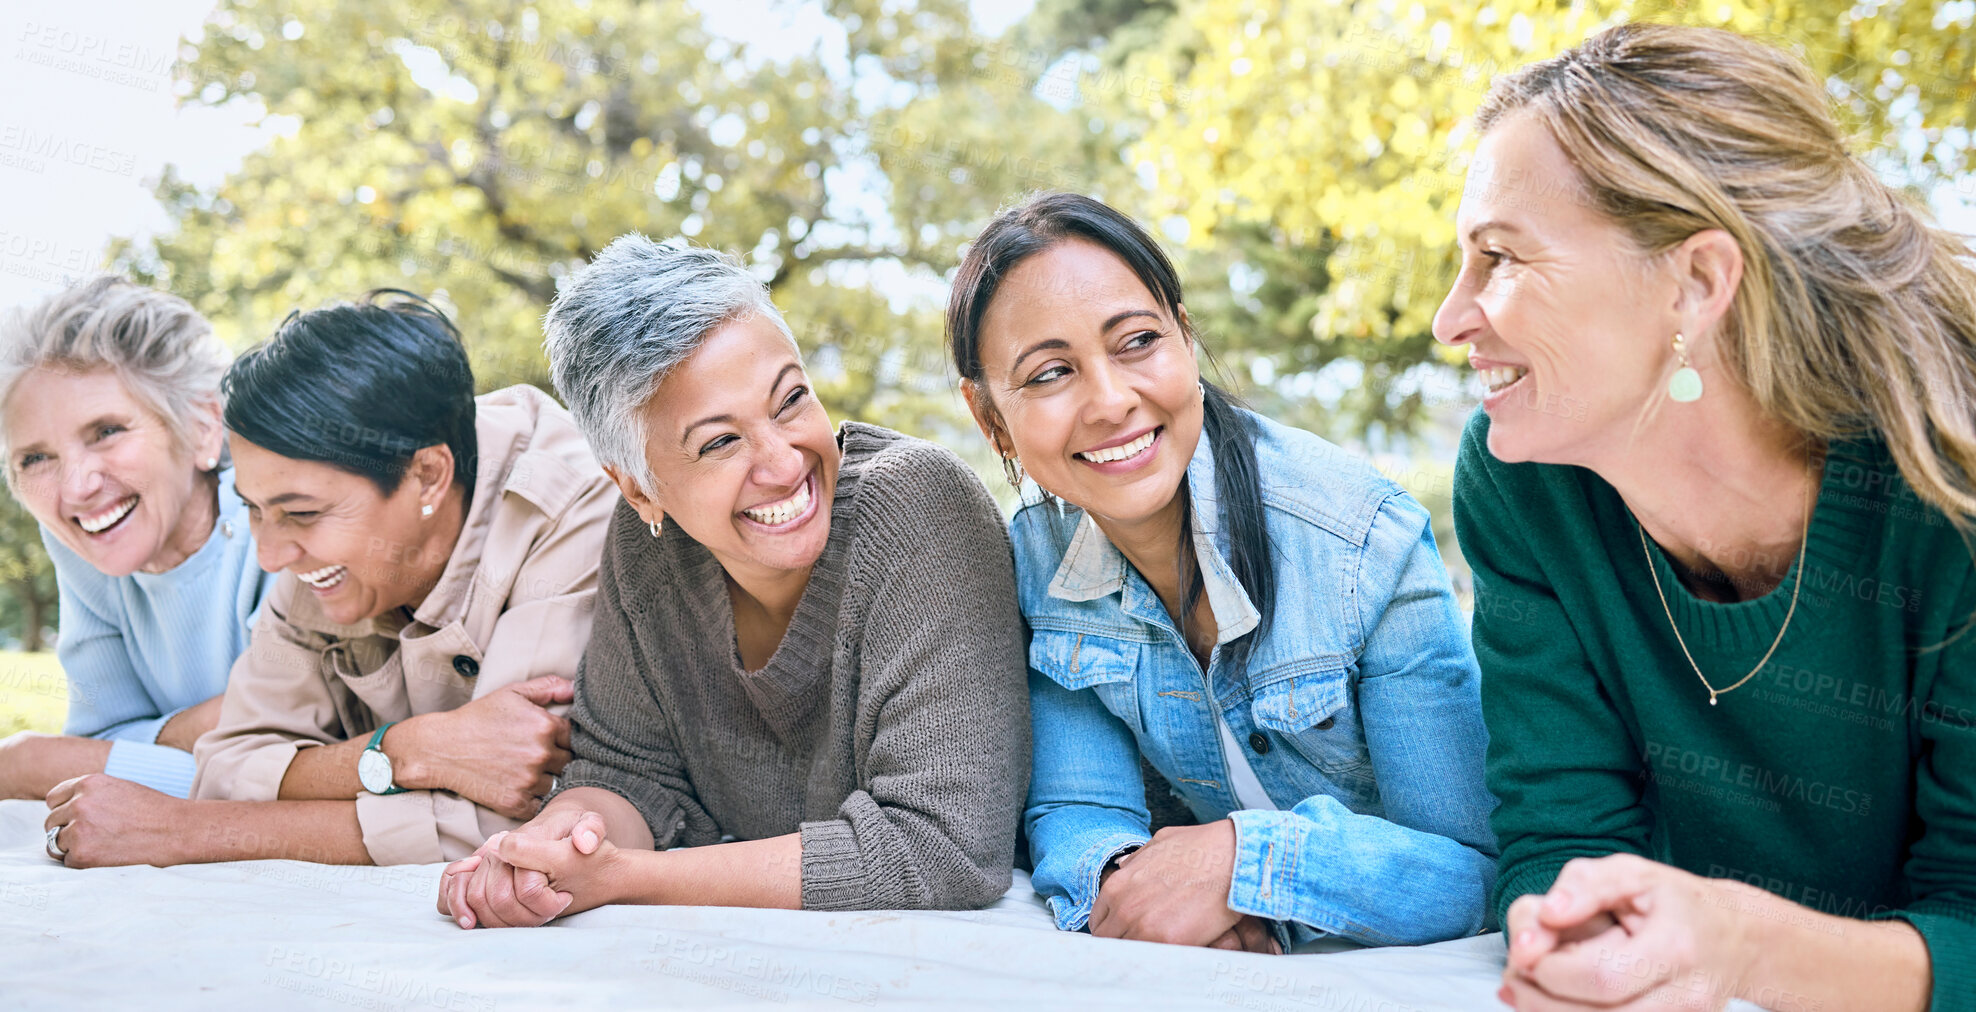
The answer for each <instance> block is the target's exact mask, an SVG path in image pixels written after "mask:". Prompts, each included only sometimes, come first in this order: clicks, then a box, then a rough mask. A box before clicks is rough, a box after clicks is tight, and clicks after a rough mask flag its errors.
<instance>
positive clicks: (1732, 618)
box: [1434, 25, 1976, 1009]
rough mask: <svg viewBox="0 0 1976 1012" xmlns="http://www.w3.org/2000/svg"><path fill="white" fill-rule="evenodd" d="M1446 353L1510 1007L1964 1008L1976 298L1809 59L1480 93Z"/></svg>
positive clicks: (1709, 43) (1973, 730) (1649, 32)
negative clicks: (1472, 408) (1464, 408)
mask: <svg viewBox="0 0 1976 1012" xmlns="http://www.w3.org/2000/svg"><path fill="white" fill-rule="evenodd" d="M1476 125H1477V132H1478V133H1479V134H1480V135H1481V140H1480V144H1479V148H1478V150H1477V153H1476V158H1475V161H1474V164H1473V166H1472V168H1471V171H1470V175H1469V180H1468V187H1467V191H1466V193H1465V195H1464V197H1463V201H1462V207H1461V211H1460V213H1459V216H1458V220H1457V223H1456V227H1457V230H1458V235H1459V237H1460V242H1461V248H1462V267H1461V273H1460V276H1459V277H1458V278H1457V279H1456V282H1455V285H1454V288H1453V290H1452V291H1451V292H1449V294H1448V297H1447V300H1446V302H1445V303H1444V304H1443V305H1442V306H1441V309H1440V312H1439V313H1438V315H1437V317H1436V319H1435V321H1434V333H1435V336H1436V337H1437V338H1438V339H1439V340H1440V341H1442V342H1443V343H1445V344H1448V345H1450V346H1454V347H1462V348H1466V349H1467V351H1468V354H1469V362H1470V364H1471V365H1473V366H1474V367H1475V368H1476V369H1477V370H1478V372H1479V374H1480V376H1481V378H1482V380H1483V384H1484V386H1486V388H1487V390H1488V393H1487V395H1486V397H1485V399H1484V401H1483V411H1482V412H1481V413H1479V414H1478V415H1477V416H1476V418H1475V419H1474V420H1473V422H1472V423H1471V424H1470V426H1469V428H1468V433H1467V436H1466V438H1465V439H1464V441H1463V444H1462V448H1461V455H1460V459H1459V463H1458V465H1457V468H1456V479H1455V504H1454V505H1455V522H1456V530H1457V533H1458V534H1459V536H1460V539H1461V546H1462V550H1463V552H1464V553H1465V554H1466V555H1467V556H1468V559H1469V562H1470V563H1471V564H1472V565H1473V567H1474V570H1475V587H1476V608H1475V626H1474V637H1475V649H1476V656H1477V658H1478V660H1479V661H1480V663H1481V667H1482V675H1483V677H1482V702H1483V711H1484V715H1485V717H1486V719H1487V722H1488V726H1489V732H1490V739H1491V741H1490V747H1489V760H1488V762H1489V769H1488V775H1489V786H1490V788H1491V790H1492V791H1494V792H1495V794H1496V795H1497V797H1498V798H1499V799H1500V800H1501V806H1500V808H1499V809H1498V810H1497V812H1496V814H1495V817H1494V819H1493V820H1492V825H1493V828H1494V830H1495V832H1496V836H1497V838H1498V839H1499V841H1500V842H1501V845H1502V861H1501V867H1500V876H1499V878H1498V880H1497V885H1496V889H1495V896H1494V907H1495V910H1496V912H1497V913H1498V914H1499V915H1501V916H1503V918H1504V926H1505V930H1506V932H1507V934H1508V939H1509V958H1508V965H1507V967H1506V968H1505V971H1504V974H1503V976H1504V986H1503V991H1502V994H1501V996H1502V998H1503V1000H1504V1001H1506V1002H1508V1003H1510V1004H1512V1005H1514V1006H1516V1007H1517V1008H1519V1009H1585V1008H1615V1007H1623V1008H1629V1009H1630V1008H1661V1007H1667V1006H1668V1005H1672V1006H1675V1007H1699V1008H1715V1007H1720V1006H1721V1005H1723V1004H1724V1003H1726V1002H1727V1001H1728V1000H1729V999H1732V998H1742V999H1746V1000H1750V1001H1754V1002H1756V1003H1758V1004H1761V1005H1764V1006H1767V1007H1770V1008H1773V1009H1816V1008H1826V1009H1832V1008H1841V1009H1921V1008H1925V1007H1929V1006H1930V1004H1931V1002H1932V1005H1933V1007H1934V1008H1936V1009H1945V1008H1969V1007H1972V1006H1976V791H1973V790H1972V784H1976V635H1966V633H1967V627H1968V625H1969V624H1970V619H1971V616H1972V614H1976V566H1973V565H1972V562H1971V556H1970V548H1969V545H1968V544H1967V543H1966V541H1965V534H1967V533H1968V531H1969V528H1970V517H1971V516H1972V515H1976V494H1972V488H1971V479H1972V476H1976V344H1972V332H1976V272H1972V270H1971V267H1970V265H1969V262H1968V256H1969V250H1968V249H1967V248H1966V247H1964V246H1962V245H1961V243H1960V242H1959V241H1958V240H1957V239H1956V238H1955V237H1953V236H1951V235H1948V234H1947V233H1944V232H1942V231H1940V230H1938V229H1936V228H1934V227H1932V226H1931V225H1929V224H1928V223H1927V222H1926V221H1925V220H1924V219H1923V218H1922V217H1921V216H1920V215H1919V214H1918V213H1917V212H1916V211H1914V210H1913V209H1911V208H1910V207H1908V206H1907V204H1906V203H1904V202H1903V201H1902V200H1901V199H1900V198H1899V197H1898V196H1897V195H1896V194H1895V193H1893V192H1892V191H1891V190H1889V189H1888V188H1887V187H1886V186H1885V185H1884V184H1882V183H1881V182H1879V181H1878V180H1877V179H1876V178H1875V177H1874V176H1873V175H1872V173H1871V172H1870V171H1869V170H1868V169H1867V168H1866V166H1865V165H1863V164H1862V163H1861V162H1860V161H1859V160H1857V159H1856V158H1854V157H1852V156H1851V155H1849V154H1848V153H1847V152H1846V149H1845V146H1844V138H1843V135H1842V134H1841V133H1840V131H1839V129H1838V127H1837V126H1836V125H1835V124H1834V122H1833V120H1832V117H1831V114H1830V111H1829V109H1828V103H1827V99H1826V96H1825V93H1824V91H1823V89H1822V87H1821V85H1820V84H1819V82H1818V80H1817V78H1816V77H1815V76H1814V75H1812V73H1811V72H1810V71H1809V70H1808V69H1807V68H1806V67H1805V66H1804V65H1803V64H1802V63H1801V62H1799V61H1798V60H1797V59H1795V58H1794V57H1791V56H1789V55H1788V54H1785V53H1783V52H1780V51H1778V50H1775V49H1772V48H1769V47H1767V46H1763V45H1759V44H1757V43H1754V42H1750V41H1748V40H1746V39H1743V38H1741V37H1739V36H1736V35H1733V34H1730V33H1727V32H1722V31H1715V30H1708V29H1687V28H1673V27H1662V26H1647V25H1630V26H1623V27H1619V28H1615V29H1612V30H1610V31H1607V32H1605V33H1602V34H1601V35H1599V36H1597V37H1595V38H1593V39H1591V40H1589V41H1588V42H1586V43H1585V44H1584V45H1583V46H1581V47H1579V48H1578V49H1575V50H1572V51H1570V52H1567V53H1565V54H1563V55H1561V56H1558V57H1556V58H1554V59H1551V60H1547V61H1545V62H1542V63H1538V64H1535V65H1533V66H1531V67H1528V68H1525V69H1524V70H1522V71H1520V72H1518V73H1516V74H1514V75H1511V76H1510V77H1508V78H1505V79H1503V80H1502V81H1500V82H1498V84H1497V85H1496V87H1495V90H1494V91H1493V92H1492V93H1491V95H1490V96H1489V98H1488V99H1487V100H1486V101H1485V102H1484V103H1483V107H1482V110H1481V111H1480V113H1479V114H1478V118H1477V124H1476Z"/></svg>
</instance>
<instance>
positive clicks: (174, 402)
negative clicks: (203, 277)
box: [0, 274, 230, 488]
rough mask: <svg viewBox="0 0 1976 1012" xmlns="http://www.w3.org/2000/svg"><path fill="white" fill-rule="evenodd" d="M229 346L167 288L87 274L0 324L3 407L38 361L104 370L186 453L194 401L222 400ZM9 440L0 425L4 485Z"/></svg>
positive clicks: (9, 466) (10, 470)
mask: <svg viewBox="0 0 1976 1012" xmlns="http://www.w3.org/2000/svg"><path fill="white" fill-rule="evenodd" d="M229 358H230V357H229V355H228V353H227V350H226V346H225V345H223V344H221V343H220V340H219V338H217V337H215V336H213V328H212V325H211V324H209V323H207V322H206V318H205V317H203V316H201V315H199V311H198V310H196V309H193V308H192V306H191V304H189V303H187V302H186V301H185V300H184V299H181V298H179V297H178V296H176V295H172V294H170V293H169V292H161V291H158V290H157V289H155V288H147V287H145V286H143V285H140V284H137V283H136V282H134V281H130V280H127V279H125V278H120V277H117V276H115V275H111V274H103V275H98V276H95V277H91V278H87V279H84V280H82V281H79V282H77V283H76V284H74V285H71V286H70V287H69V288H67V289H65V290H63V291H61V292H57V293H56V294H54V295H52V296H49V297H48V298H47V299H45V300H43V301H42V302H40V303H39V304H37V305H35V306H32V307H29V308H26V309H22V310H17V311H15V312H14V313H12V314H10V316H9V318H8V319H7V320H6V322H5V324H4V325H0V406H5V405H6V403H7V401H8V400H9V399H10V398H12V397H13V394H14V388H15V387H16V386H18V385H19V384H20V382H21V379H22V378H23V377H25V376H26V375H27V374H28V373H30V372H33V371H34V370H35V369H38V368H41V367H43V366H49V367H54V368H59V369H74V370H78V371H85V372H88V371H96V370H109V371H113V372H115V373H116V374H117V376H118V378H119V379H121V380H122V381H123V385H124V388H125V389H126V390H128V391H130V394H131V397H132V398H134V399H135V400H136V401H137V402H138V403H139V404H142V405H144V406H145V407H146V408H149V409H150V410H151V411H152V412H154V413H155V414H157V416H158V417H159V418H161V419H163V420H164V423H165V427H166V430H167V431H169V432H170V433H171V436H172V448H173V450H174V451H175V452H180V453H184V452H189V450H190V447H191V446H192V440H193V438H194V437H193V433H192V430H191V427H190V425H189V423H188V420H189V419H190V417H191V414H192V410H193V408H194V407H195V406H196V405H199V404H210V403H214V402H217V401H218V400H219V399H220V377H221V376H222V375H224V374H225V373H226V367H227V363H228V361H229ZM10 447H11V440H10V438H9V435H8V433H7V432H6V426H4V425H0V453H5V454H6V461H5V464H4V466H0V470H4V472H5V474H6V478H7V483H8V486H9V487H10V488H11V487H12V484H13V479H14V464H13V454H12V452H11V449H10Z"/></svg>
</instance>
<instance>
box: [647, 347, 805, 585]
mask: <svg viewBox="0 0 1976 1012" xmlns="http://www.w3.org/2000/svg"><path fill="white" fill-rule="evenodd" d="M644 415H645V439H646V445H645V460H646V463H647V465H648V466H649V467H650V468H651V470H652V476H653V479H654V481H655V483H656V485H657V491H658V495H657V497H656V498H647V497H646V496H645V495H644V493H643V490H641V489H639V488H638V487H637V486H636V485H635V484H633V483H631V482H629V481H626V480H625V479H624V478H623V477H622V476H615V475H614V477H617V478H618V487H619V488H620V489H622V490H623V491H624V493H625V496H626V498H627V499H628V500H629V501H630V502H631V504H632V505H633V506H634V507H636V508H637V509H638V511H639V513H640V514H641V515H643V516H645V517H647V518H648V519H658V517H659V516H660V515H661V514H663V516H664V517H665V518H666V520H667V522H670V523H675V524H678V525H679V529H680V530H682V531H684V532H685V533H686V534H687V535H688V536H689V537H691V538H692V539H693V540H695V541H697V542H699V543H700V544H701V545H704V546H705V547H706V549H707V550H708V551H709V552H711V553H713V556H714V558H715V559H718V560H719V561H720V563H721V565H722V567H723V568H725V569H726V570H727V571H728V573H729V574H730V575H735V576H738V577H743V578H745V577H747V576H750V575H761V576H765V577H769V578H774V577H778V576H782V575H785V574H788V573H791V572H795V571H799V570H807V569H808V568H809V567H810V566H811V565H813V564H814V563H815V562H816V560H817V557H818V556H820V555H822V554H823V547H824V543H825V542H827V541H828V540H829V539H830V503H831V499H832V497H833V496H835V495H836V493H837V465H838V459H839V453H838V449H837V436H836V432H835V431H834V430H833V429H832V427H831V424H830V417H829V416H828V415H827V414H825V412H824V410H823V405H821V404H819V403H817V399H816V395H815V394H814V393H813V392H812V391H811V389H810V378H809V374H807V373H805V372H804V371H803V363H802V359H801V358H800V357H799V356H798V355H797V352H796V346H795V345H794V344H793V343H791V342H790V340H789V338H788V337H786V336H784V335H783V333H782V331H781V330H780V329H778V328H777V327H776V326H775V323H774V322H773V321H772V320H770V319H769V318H768V317H765V316H761V315H757V314H749V315H746V316H743V317H740V318H737V319H734V320H730V321H729V322H727V323H724V324H722V325H721V326H719V327H717V328H715V330H714V331H713V332H712V333H711V334H709V335H707V338H706V340H705V341H703V342H701V344H700V346H699V347H698V348H697V349H695V350H694V351H693V354H691V355H690V356H688V357H687V358H686V360H685V361H684V362H681V363H680V364H679V365H678V366H676V367H674V368H673V369H672V371H671V372H669V373H668V374H667V375H666V377H665V379H664V381H662V382H661V383H660V384H659V386H658V389H657V390H656V391H654V392H653V394H652V397H651V399H650V400H649V401H647V402H646V405H645V412H644Z"/></svg>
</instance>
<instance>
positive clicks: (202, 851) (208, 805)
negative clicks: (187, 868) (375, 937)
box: [176, 801, 371, 864]
mask: <svg viewBox="0 0 1976 1012" xmlns="http://www.w3.org/2000/svg"><path fill="white" fill-rule="evenodd" d="M187 811H188V812H189V813H190V815H191V816H192V817H191V818H189V819H186V820H185V826H184V828H183V830H182V831H181V832H180V835H179V850H180V855H179V858H180V859H179V861H178V862H176V863H182V864H202V863H209V862H214V861H262V860H290V861H313V862H316V863H318V864H370V863H371V856H370V852H369V851H368V850H366V849H365V848H364V834H363V830H362V829H361V828H360V827H359V826H358V825H357V803H356V802H354V801H194V802H191V803H190V805H189V808H188V809H187Z"/></svg>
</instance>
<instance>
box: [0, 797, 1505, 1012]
mask: <svg viewBox="0 0 1976 1012" xmlns="http://www.w3.org/2000/svg"><path fill="white" fill-rule="evenodd" d="M46 814H47V809H46V808H45V806H43V805H42V804H41V803H40V802H32V801H0V1007H6V1008H33V1009H58V1010H63V1012H71V1010H80V1009H95V1008H112V1007H114V1008H119V1009H125V1008H142V1009H146V1010H152V1009H176V1008H198V1009H214V1008H219V1009H237V1008H281V1009H287V1008H322V1009H346V1010H348V1009H356V1010H367V1012H368V1010H387V1009H389V1010H398V1009H402V1010H407V1012H418V1010H453V1012H497V1010H512V1009H537V1008H555V1009H593V1008H594V1009H602V1008H612V1009H617V1008H637V1009H643V1008H708V1007H723V1008H725V1007H740V1006H758V1007H759V1006H773V1007H778V1008H826V1009H845V1008H847V1007H855V1006H863V1005H872V1006H920V1007H925V1006H933V1007H940V1008H966V1007H982V1008H997V1009H1000V1008H1010V1007H1022V1008H1025V1009H1030V1010H1040V1009H1056V1008H1079V1009H1085V1008H1091V1009H1096V1008H1119V1009H1125V1008H1130V1009H1135V1010H1148V1009H1168V1008H1172V1009H1222V1008H1232V1009H1247V1010H1258V1012H1357V1010H1363V1012H1405V1010H1409V1009H1487V1008H1499V1007H1500V1006H1499V1005H1497V1003H1496V1001H1495V990H1496V986H1497V978H1498V975H1499V974H1500V972H1501V968H1502V961H1503V943H1502V936H1501V935H1499V934H1489V935H1483V936H1480V937H1476V938H1469V939H1463V940H1460V941H1454V942H1444V943H1441V944H1439V945H1429V946H1423V947H1419V948H1391V949H1352V950H1348V951H1335V952H1329V953H1324V954H1305V955H1292V956H1256V955H1248V954H1246V953H1228V952H1221V951H1216V950H1208V949H1194V948H1184V947H1180V946H1171V945H1155V944H1152V943H1147V942H1124V941H1117V940H1113V939H1102V938H1092V937H1090V936H1089V935H1085V934H1081V933H1079V934H1073V933H1069V932H1060V931H1057V930H1055V929H1054V928H1053V927H1052V925H1051V923H1050V917H1049V913H1048V910H1047V908H1045V907H1044V905H1043V903H1042V901H1041V900H1039V899H1038V898H1037V897H1036V895H1035V894H1034V893H1033V892H1031V891H1030V888H1029V879H1028V877H1027V876H1025V875H1023V874H1022V873H1021V872H1017V873H1016V881H1015V885H1014V886H1013V887H1012V888H1011V889H1010V890H1009V892H1008V894H1007V895H1006V896H1003V897H1002V898H1001V900H1000V901H998V902H997V903H996V904H995V905H994V906H992V907H989V908H988V909H986V910H981V911H970V912H965V913H954V912H905V911H880V912H870V913H850V914H833V913H819V912H806V911H789V910H741V909H732V908H722V907H605V908H602V909H598V910H593V911H590V912H588V913H584V914H579V915H577V916H575V917H571V918H569V919H568V920H565V921H561V922H558V923H556V924H554V925H551V926H549V927H545V928H536V929H510V930H486V929H482V930H476V931H462V930H460V929H459V928H457V927H455V926H454V925H453V924H452V923H451V922H450V921H448V920H446V919H445V918H443V917H441V916H440V915H439V914H438V913H437V912H436V911H435V910H434V908H433V897H434V893H435V891H436V889H437V887H438V882H439V870H440V867H441V866H440V865H436V864H435V865H423V866H415V867H399V868H345V867H337V866H331V865H320V864H306V863H303V862H300V861H239V862H231V863H227V864H208V865H188V866H184V867H179V868H149V867H142V868H103V869H92V870H81V871H79V870H72V869H68V868H64V867H62V866H60V865H58V864H56V863H55V862H53V861H51V860H49V859H48V858H47V856H46V855H44V854H43V853H42V850H41V848H42V830H41V821H42V818H43V817H44V816H45V815H46Z"/></svg>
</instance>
